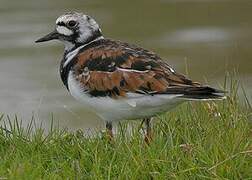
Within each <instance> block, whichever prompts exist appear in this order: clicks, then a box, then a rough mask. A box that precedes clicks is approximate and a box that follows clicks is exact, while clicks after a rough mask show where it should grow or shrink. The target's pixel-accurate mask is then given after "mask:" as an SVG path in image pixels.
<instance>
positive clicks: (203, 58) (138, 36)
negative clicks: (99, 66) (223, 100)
mask: <svg viewBox="0 0 252 180" xmlns="http://www.w3.org/2000/svg"><path fill="white" fill-rule="evenodd" d="M70 10H75V11H80V12H84V13H86V14H89V15H91V16H93V17H95V19H96V20H97V21H98V23H99V24H100V26H101V28H102V30H103V33H104V36H105V37H110V38H114V39H120V40H123V41H127V42H130V43H135V44H138V45H140V46H143V47H145V48H147V49H150V50H153V51H155V52H156V53H158V54H159V55H160V56H161V57H163V58H164V59H167V61H168V62H169V63H170V64H171V65H172V66H173V67H174V68H175V69H176V70H177V71H180V72H182V73H185V74H188V75H189V77H190V78H192V79H194V80H197V81H200V82H205V83H208V84H210V85H212V86H215V87H221V86H222V85H223V82H224V77H225V74H226V72H227V71H229V72H233V71H234V70H235V71H237V72H238V73H237V74H238V75H237V76H238V78H239V79H240V80H241V83H242V84H243V85H244V86H245V88H246V91H247V94H248V97H249V98H250V99H252V95H251V94H252V90H251V88H252V21H251V18H252V1H251V0H247V1H246V0H239V1H238V0H159V1H148V0H147V1H143V0H138V1H116V0H109V1H101V0H100V1H98V0H85V1H83V0H75V1H62V0H54V1H51V0H43V1H42V0H40V1H34V0H22V1H9V0H1V6H0V23H1V27H0V87H1V88H0V112H2V113H4V114H9V115H11V116H12V117H13V116H14V115H15V114H16V115H17V116H18V117H19V118H20V119H22V121H23V124H24V125H25V124H26V123H27V122H29V121H30V120H31V118H32V116H35V119H36V123H38V124H40V123H42V124H43V126H44V127H45V128H47V127H49V126H50V122H51V119H52V116H53V118H54V119H55V120H56V121H57V122H58V123H59V125H60V127H67V128H69V129H71V130H74V129H79V128H82V129H89V128H92V127H100V126H101V125H103V124H102V122H101V121H100V120H99V119H98V118H97V117H96V116H95V115H94V114H92V113H90V112H87V111H85V110H84V109H83V108H82V106H81V104H80V103H78V102H77V101H75V100H74V99H73V98H72V97H71V96H70V95H69V93H68V92H67V90H66V89H65V88H64V87H63V84H62V82H61V80H60V77H59V62H60V60H61V58H62V54H63V45H62V44H60V43H58V42H51V43H45V44H35V43H34V41H35V40H36V39H37V38H39V37H41V36H42V35H45V34H46V33H48V32H50V31H51V30H52V29H53V28H54V23H55V19H56V18H57V17H58V16H59V15H61V14H63V13H65V12H67V11H70Z"/></svg>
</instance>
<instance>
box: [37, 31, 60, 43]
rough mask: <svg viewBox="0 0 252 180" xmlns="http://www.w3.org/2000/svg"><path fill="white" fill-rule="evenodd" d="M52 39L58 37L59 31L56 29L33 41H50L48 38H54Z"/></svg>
mask: <svg viewBox="0 0 252 180" xmlns="http://www.w3.org/2000/svg"><path fill="white" fill-rule="evenodd" d="M54 39H59V33H58V32H57V31H56V30H54V31H53V32H51V33H49V34H47V35H45V36H44V37H42V38H40V39H38V40H37V41H35V43H40V42H45V41H50V40H54Z"/></svg>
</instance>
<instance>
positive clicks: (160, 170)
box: [0, 91, 252, 179]
mask: <svg viewBox="0 0 252 180" xmlns="http://www.w3.org/2000/svg"><path fill="white" fill-rule="evenodd" d="M250 113H251V107H250V106H249V104H248V103H247V104H246V105H243V106H241V105H239V104H238V101H237V97H236V91H235V92H234V93H233V94H231V97H230V98H228V99H227V100H225V101H222V102H210V103H201V102H200V103H199V102H192V103H187V104H184V105H182V106H179V107H178V108H176V109H175V110H174V111H172V112H169V113H167V114H164V115H162V116H160V117H157V118H156V119H155V123H154V125H153V130H154V140H153V141H152V143H151V144H150V145H149V146H148V145H146V144H145V143H144V142H143V136H142V131H141V127H140V122H139V121H134V122H133V121H131V122H126V123H123V124H120V126H119V127H118V134H117V135H116V137H115V139H114V141H113V142H109V141H108V139H107V138H106V137H101V133H97V135H95V136H94V137H92V138H88V137H85V136H83V134H82V133H81V132H80V131H78V132H76V133H69V132H67V131H65V130H59V129H53V130H52V131H51V132H50V133H49V134H44V133H43V130H41V129H38V128H37V129H35V130H32V127H31V126H29V127H27V128H21V127H20V126H19V125H18V123H17V121H16V123H13V122H12V123H11V122H8V120H6V119H5V120H2V121H5V123H9V125H11V130H10V132H7V131H6V130H4V129H2V130H0V179H5V178H6V179H252V178H251V177H252V131H251V125H250V122H249V118H250V116H251V114H250ZM2 119H4V118H2ZM126 129H128V130H127V131H126ZM126 132H127V133H126ZM129 132H130V133H129Z"/></svg>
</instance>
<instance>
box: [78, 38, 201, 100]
mask: <svg viewBox="0 0 252 180" xmlns="http://www.w3.org/2000/svg"><path fill="white" fill-rule="evenodd" d="M76 58H77V59H76V64H75V66H74V68H73V71H74V74H75V75H76V79H77V80H78V81H79V82H80V83H81V84H82V85H83V87H84V88H85V89H86V90H87V91H88V92H89V93H90V94H91V95H92V96H110V97H113V98H119V97H125V96H126V94H127V93H128V92H133V93H142V94H152V95H153V94H164V93H167V94H169V93H172V94H185V93H186V92H187V91H197V90H198V89H197V88H198V87H200V84H199V83H196V82H192V81H191V80H189V79H187V78H185V76H183V75H181V74H178V73H176V72H175V71H174V70H173V69H172V68H171V67H170V66H169V65H168V64H167V63H166V62H164V61H163V60H162V59H161V58H160V57H158V56H157V55H156V54H154V53H153V52H150V51H147V50H144V49H142V48H139V47H137V46H132V45H129V44H126V43H122V42H119V41H112V40H103V42H102V43H100V44H99V45H97V46H93V47H90V48H88V49H86V50H85V51H83V52H81V53H80V54H79V55H78V56H77V57H76ZM195 88H196V89H195Z"/></svg>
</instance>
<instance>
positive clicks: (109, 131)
mask: <svg viewBox="0 0 252 180" xmlns="http://www.w3.org/2000/svg"><path fill="white" fill-rule="evenodd" d="M106 130H107V135H108V139H109V140H110V141H111V140H112V139H113V137H114V136H113V126H112V122H106Z"/></svg>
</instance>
